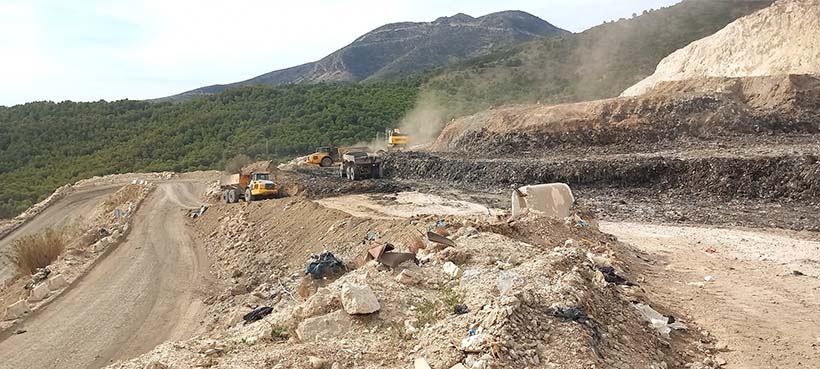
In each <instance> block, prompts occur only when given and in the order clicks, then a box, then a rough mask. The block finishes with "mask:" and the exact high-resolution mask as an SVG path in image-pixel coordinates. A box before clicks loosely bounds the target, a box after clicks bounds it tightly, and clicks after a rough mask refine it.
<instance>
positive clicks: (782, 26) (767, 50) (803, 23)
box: [622, 0, 820, 96]
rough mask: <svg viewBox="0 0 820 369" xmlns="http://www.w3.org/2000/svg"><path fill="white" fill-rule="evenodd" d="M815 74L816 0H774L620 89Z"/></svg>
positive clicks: (819, 68)
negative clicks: (696, 80)
mask: <svg viewBox="0 0 820 369" xmlns="http://www.w3.org/2000/svg"><path fill="white" fill-rule="evenodd" d="M788 74H820V1H818V0H779V1H777V2H775V3H774V4H773V5H772V6H770V7H768V8H765V9H762V10H760V11H758V12H757V13H754V14H751V15H749V16H746V17H743V18H740V19H738V20H736V21H735V22H733V23H731V24H729V25H728V26H726V27H725V28H724V29H722V30H721V31H719V32H717V33H715V34H714V35H712V36H709V37H706V38H704V39H701V40H699V41H695V42H693V43H692V44H690V45H688V46H686V47H684V48H683V49H680V50H678V51H676V52H675V53H673V54H671V55H669V56H668V57H666V58H665V59H663V60H662V61H661V62H660V64H659V65H658V67H657V69H656V71H655V73H654V74H653V75H651V76H649V77H647V78H646V79H644V80H643V81H641V82H639V83H638V84H636V85H635V86H632V87H630V88H629V89H627V90H626V91H624V93H623V95H622V96H637V95H641V94H645V93H647V92H649V91H651V90H652V89H653V88H654V87H655V86H657V84H658V83H660V82H663V81H679V80H686V79H693V78H701V77H754V76H772V75H788Z"/></svg>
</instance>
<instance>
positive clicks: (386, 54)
mask: <svg viewBox="0 0 820 369" xmlns="http://www.w3.org/2000/svg"><path fill="white" fill-rule="evenodd" d="M565 33H568V31H565V30H563V29H560V28H558V27H556V26H553V25H552V24H550V23H548V22H546V21H544V20H542V19H540V18H538V17H536V16H534V15H532V14H529V13H526V12H522V11H503V12H498V13H492V14H488V15H485V16H482V17H478V18H474V17H471V16H469V15H467V14H462V13H459V14H456V15H454V16H452V17H441V18H438V19H436V20H434V21H432V22H420V23H413V22H403V23H392V24H388V25H385V26H382V27H379V28H377V29H375V30H373V31H371V32H369V33H367V34H365V35H363V36H361V37H359V38H357V39H356V40H355V41H353V42H352V43H351V44H350V45H347V46H345V47H343V48H342V49H340V50H338V51H336V52H334V53H332V54H330V55H328V56H326V57H325V58H323V59H321V60H319V61H317V62H312V63H307V64H302V65H299V66H296V67H292V68H287V69H282V70H277V71H273V72H270V73H266V74H263V75H261V76H257V77H254V78H251V79H249V80H246V81H242V82H237V83H231V84H226V85H213V86H207V87H202V88H198V89H195V90H192V91H188V92H185V93H182V94H180V95H176V96H173V97H172V98H177V99H179V98H190V97H195V96H197V95H208V94H214V93H218V92H221V91H223V90H225V89H227V88H231V87H238V86H247V85H271V86H276V85H283V84H290V83H315V82H338V81H347V82H359V81H365V80H382V79H393V78H401V77H405V76H408V75H410V74H412V73H415V72H420V71H424V70H428V69H432V68H437V67H441V66H444V65H448V64H450V63H453V62H458V61H462V60H466V59H469V58H473V57H477V56H482V55H486V54H489V53H490V52H491V51H493V50H495V49H497V48H498V47H501V46H504V45H510V44H515V43H519V42H523V41H529V40H533V39H536V38H540V37H548V36H558V35H562V34H565Z"/></svg>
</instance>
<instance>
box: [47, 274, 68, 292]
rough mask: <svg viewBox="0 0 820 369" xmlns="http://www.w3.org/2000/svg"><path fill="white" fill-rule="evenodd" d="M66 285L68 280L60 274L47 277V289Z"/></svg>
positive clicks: (55, 288) (55, 289) (54, 289)
mask: <svg viewBox="0 0 820 369" xmlns="http://www.w3.org/2000/svg"><path fill="white" fill-rule="evenodd" d="M67 286H68V281H66V280H65V277H63V275H62V274H57V275H55V276H53V277H51V278H49V279H48V289H50V290H52V291H57V290H59V289H61V288H65V287H67Z"/></svg>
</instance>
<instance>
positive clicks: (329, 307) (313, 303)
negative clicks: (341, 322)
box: [301, 288, 341, 318]
mask: <svg viewBox="0 0 820 369" xmlns="http://www.w3.org/2000/svg"><path fill="white" fill-rule="evenodd" d="M340 305H341V303H340V301H339V296H338V295H337V294H335V293H334V292H333V291H331V290H329V289H327V288H319V289H318V290H317V291H316V293H314V294H313V295H312V296H310V297H309V298H308V299H307V301H305V304H304V305H303V306H302V314H301V315H302V318H312V317H314V316H317V315H323V314H327V313H329V312H331V311H333V310H336V309H337V308H338V307H339V306H340Z"/></svg>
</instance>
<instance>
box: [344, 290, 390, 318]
mask: <svg viewBox="0 0 820 369" xmlns="http://www.w3.org/2000/svg"><path fill="white" fill-rule="evenodd" d="M341 299H342V307H344V309H345V311H346V312H347V313H348V314H370V313H374V312H377V311H379V309H381V306H380V305H379V299H378V298H376V294H375V293H373V290H372V289H370V286H367V285H356V284H346V285H344V286H342V293H341Z"/></svg>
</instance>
